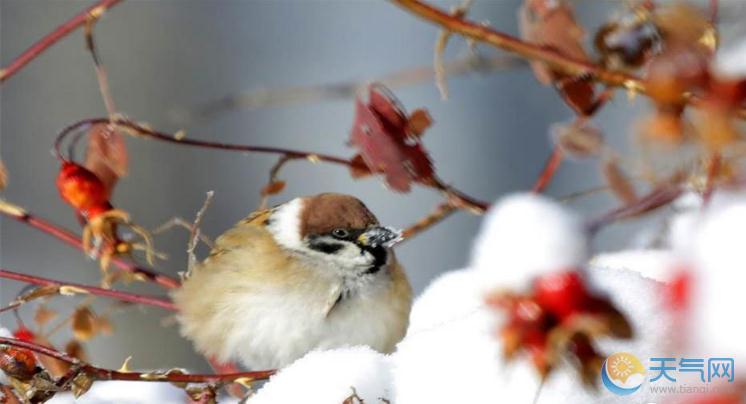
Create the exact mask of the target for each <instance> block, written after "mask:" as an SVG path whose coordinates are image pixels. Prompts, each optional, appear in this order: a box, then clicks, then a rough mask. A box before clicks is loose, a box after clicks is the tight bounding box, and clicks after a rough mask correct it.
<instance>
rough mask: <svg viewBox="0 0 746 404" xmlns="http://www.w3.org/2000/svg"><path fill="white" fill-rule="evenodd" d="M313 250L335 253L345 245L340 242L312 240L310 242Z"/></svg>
mask: <svg viewBox="0 0 746 404" xmlns="http://www.w3.org/2000/svg"><path fill="white" fill-rule="evenodd" d="M309 247H311V249H312V250H316V251H320V252H322V253H324V254H334V253H336V252H337V251H339V250H341V249H342V248H344V245H342V244H338V243H327V242H325V241H312V242H311V243H310V244H309Z"/></svg>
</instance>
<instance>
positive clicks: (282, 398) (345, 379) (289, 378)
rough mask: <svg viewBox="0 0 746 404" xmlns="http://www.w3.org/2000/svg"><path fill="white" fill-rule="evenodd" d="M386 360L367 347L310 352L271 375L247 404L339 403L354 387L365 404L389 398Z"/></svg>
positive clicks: (388, 372) (388, 375)
mask: <svg viewBox="0 0 746 404" xmlns="http://www.w3.org/2000/svg"><path fill="white" fill-rule="evenodd" d="M390 386H391V380H390V370H389V358H387V357H386V356H385V355H383V354H380V353H378V352H375V351H373V350H372V349H370V348H368V347H350V348H341V349H333V350H328V351H313V352H310V353H308V354H307V355H306V356H304V357H302V358H300V359H298V360H297V361H295V362H294V363H293V364H291V365H290V366H288V367H286V368H284V369H282V370H281V371H280V372H279V373H277V374H276V375H274V376H272V378H271V379H270V380H269V382H268V383H267V384H266V385H265V386H264V387H262V388H261V389H260V390H259V392H257V394H256V395H254V396H253V397H252V398H251V399H249V401H248V402H249V403H250V404H274V403H342V402H343V401H344V400H345V399H346V398H347V397H349V396H350V395H351V394H352V392H353V390H352V389H353V388H354V389H355V391H356V392H357V395H358V396H359V397H360V398H362V399H363V400H364V401H365V402H366V403H376V402H381V401H380V400H379V398H381V397H382V398H385V399H389V398H390V397H391V390H390Z"/></svg>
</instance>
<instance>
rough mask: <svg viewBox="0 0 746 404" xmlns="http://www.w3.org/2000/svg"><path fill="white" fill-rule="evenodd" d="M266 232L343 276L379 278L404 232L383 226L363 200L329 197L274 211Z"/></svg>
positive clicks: (302, 200)
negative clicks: (379, 273)
mask: <svg viewBox="0 0 746 404" xmlns="http://www.w3.org/2000/svg"><path fill="white" fill-rule="evenodd" d="M267 228H268V229H269V231H270V233H272V235H273V236H274V238H275V241H276V242H277V244H279V245H280V246H281V247H282V248H284V249H286V250H289V251H290V252H291V253H294V254H297V255H300V256H302V257H305V258H307V259H309V260H313V261H316V262H320V263H322V264H326V266H329V267H330V268H333V269H337V270H339V271H342V273H343V275H350V274H351V275H366V274H375V273H377V272H378V271H379V270H380V269H381V268H384V267H386V264H387V263H388V261H389V256H390V247H391V246H392V245H393V244H395V243H396V242H397V241H399V240H400V238H401V233H400V232H399V231H396V230H393V229H391V228H389V227H382V226H380V225H379V224H378V220H377V219H376V217H375V216H374V215H373V213H371V212H370V210H368V208H367V207H366V206H365V204H363V203H362V202H361V201H360V200H359V199H357V198H355V197H352V196H349V195H342V194H333V193H325V194H319V195H315V196H308V197H302V198H296V199H293V200H292V201H289V202H287V203H285V204H282V205H279V206H277V207H276V208H274V209H273V211H272V213H271V215H270V216H269V221H268V224H267Z"/></svg>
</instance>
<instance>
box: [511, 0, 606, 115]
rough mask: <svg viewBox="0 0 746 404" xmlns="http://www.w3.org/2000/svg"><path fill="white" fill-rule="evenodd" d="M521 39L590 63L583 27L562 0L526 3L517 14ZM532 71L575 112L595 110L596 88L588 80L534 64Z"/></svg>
mask: <svg viewBox="0 0 746 404" xmlns="http://www.w3.org/2000/svg"><path fill="white" fill-rule="evenodd" d="M519 25H520V28H521V36H522V37H523V38H524V39H525V40H527V41H529V42H532V43H535V44H538V45H542V46H545V47H546V48H548V49H552V50H554V51H556V52H557V53H559V54H562V55H564V56H568V57H571V58H573V59H576V60H582V61H590V58H589V57H588V54H587V53H586V52H585V49H584V48H583V36H584V35H585V33H584V30H583V28H582V27H581V26H580V24H578V22H577V21H576V20H575V15H574V13H573V9H572V7H571V6H570V5H569V4H568V3H567V2H565V1H563V0H525V1H524V2H523V7H521V10H520V13H519ZM531 68H532V69H533V71H534V75H535V76H536V78H537V80H539V82H540V83H542V84H545V85H549V84H553V85H554V86H555V88H556V89H557V90H558V91H559V93H560V95H561V96H562V98H563V100H564V101H565V102H566V103H567V104H568V105H569V106H570V107H571V108H573V110H575V112H576V113H578V114H582V115H586V114H590V113H591V112H592V111H593V110H594V109H595V108H596V102H595V89H594V86H593V81H592V80H591V78H590V77H579V76H575V77H573V76H569V75H567V74H566V73H564V72H561V71H558V70H555V69H552V68H550V67H549V66H548V65H547V64H546V63H543V62H537V61H533V62H531Z"/></svg>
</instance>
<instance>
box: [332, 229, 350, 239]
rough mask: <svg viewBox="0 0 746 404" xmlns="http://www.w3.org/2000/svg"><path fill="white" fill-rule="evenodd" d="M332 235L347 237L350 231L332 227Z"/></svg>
mask: <svg viewBox="0 0 746 404" xmlns="http://www.w3.org/2000/svg"><path fill="white" fill-rule="evenodd" d="M332 236H334V237H336V238H347V237H349V236H350V232H348V231H347V230H345V229H334V230H332Z"/></svg>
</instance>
